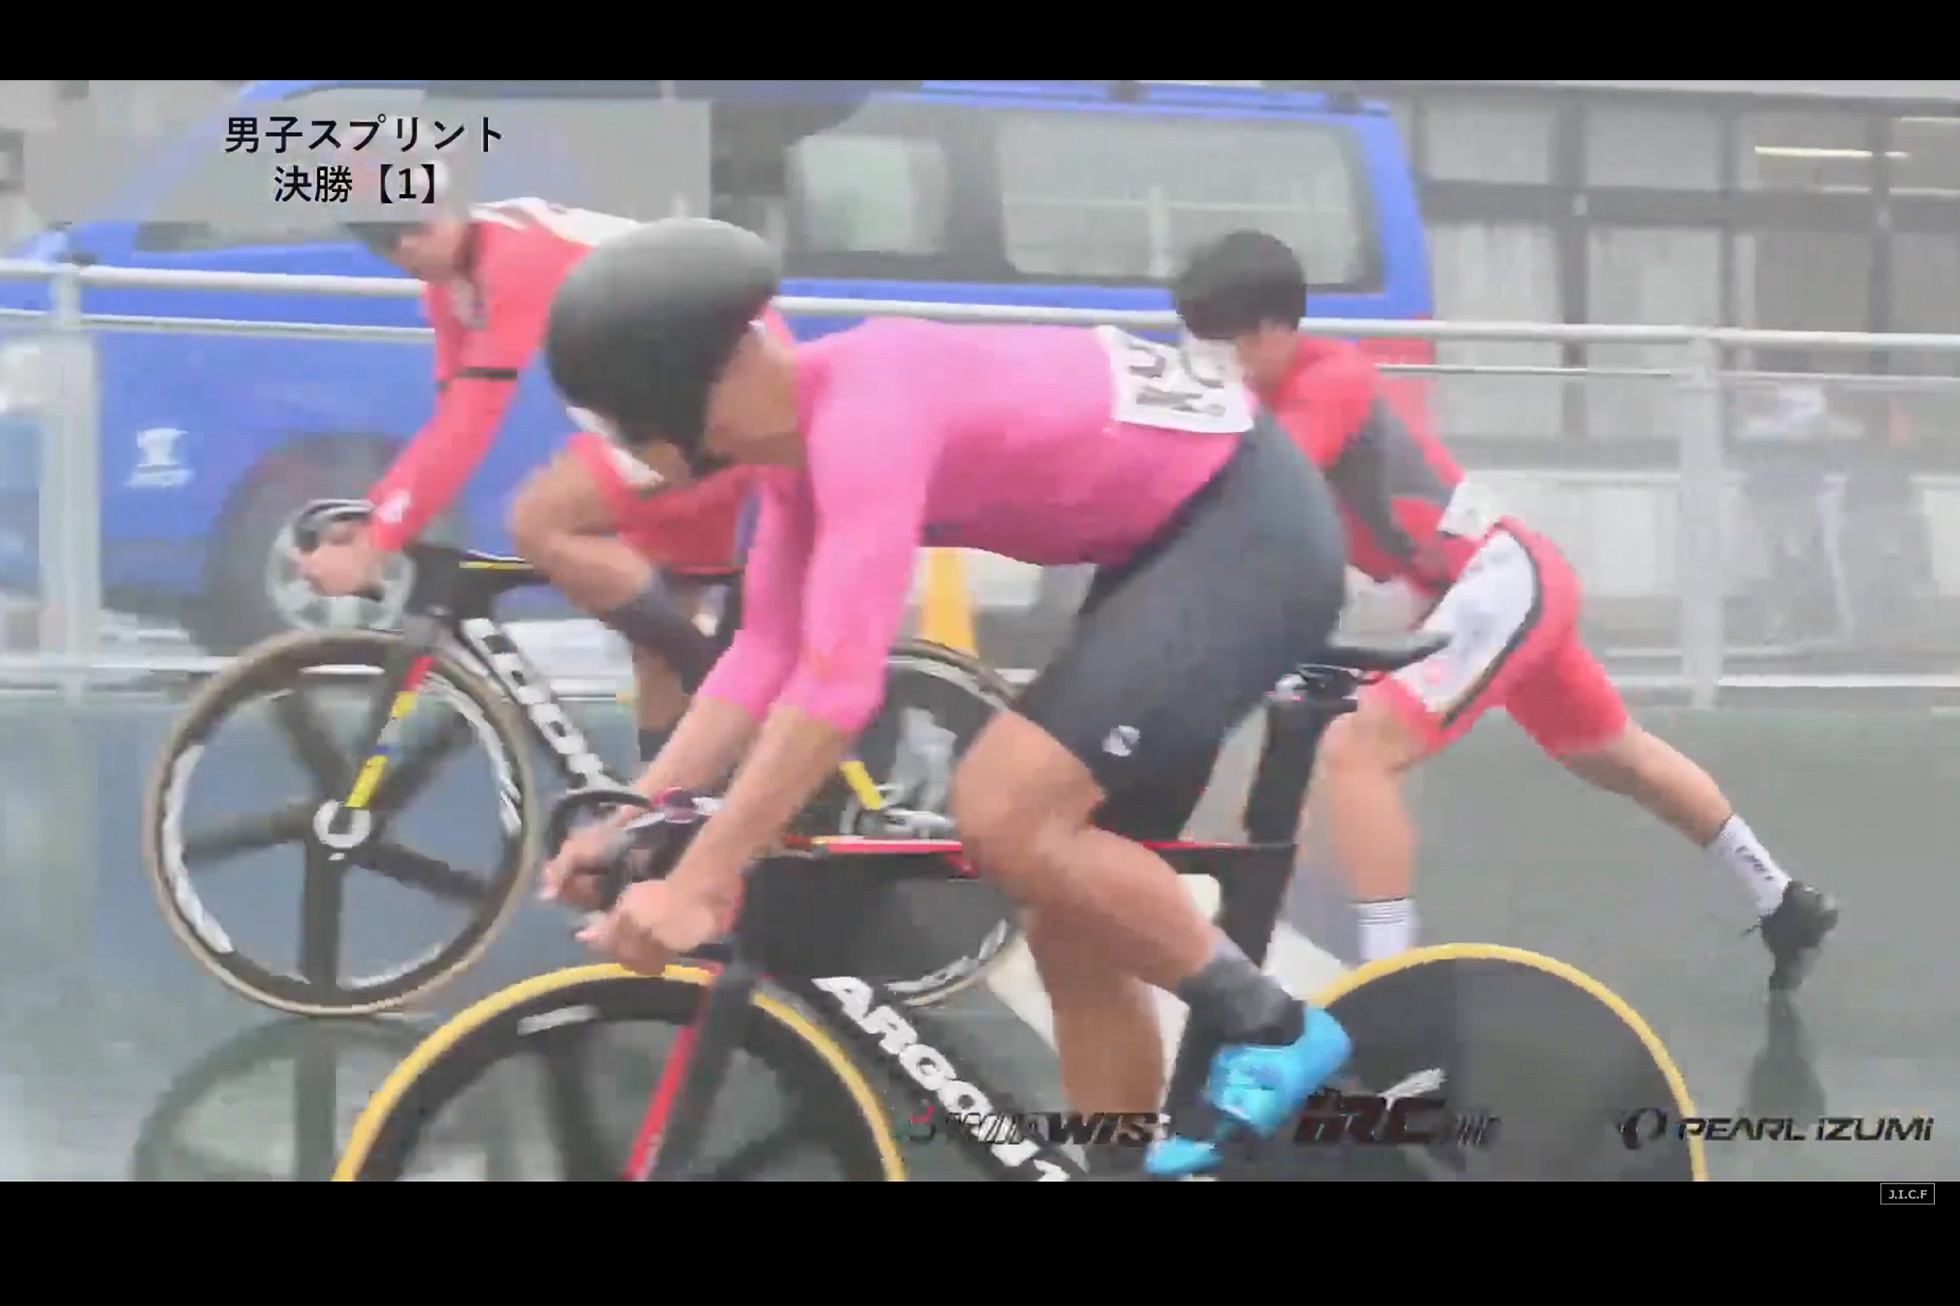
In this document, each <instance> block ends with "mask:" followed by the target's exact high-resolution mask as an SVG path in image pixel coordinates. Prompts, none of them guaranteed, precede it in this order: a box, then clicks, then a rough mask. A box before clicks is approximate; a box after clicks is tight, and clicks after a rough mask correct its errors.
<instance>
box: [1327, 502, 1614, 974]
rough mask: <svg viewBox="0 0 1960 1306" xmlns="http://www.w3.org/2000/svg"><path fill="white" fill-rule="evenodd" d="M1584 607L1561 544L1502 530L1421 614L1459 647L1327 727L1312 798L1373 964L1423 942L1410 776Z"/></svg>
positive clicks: (1499, 696) (1400, 676) (1387, 685)
mask: <svg viewBox="0 0 1960 1306" xmlns="http://www.w3.org/2000/svg"><path fill="white" fill-rule="evenodd" d="M1577 614H1578V586H1577V582H1576V581H1575V580H1573V579H1572V576H1571V569H1570V568H1569V567H1567V566H1566V565H1565V563H1564V560H1563V559H1562V558H1560V557H1559V556H1558V554H1557V552H1556V550H1553V549H1552V548H1551V547H1550V545H1549V544H1546V543H1544V542H1542V541H1540V540H1538V539H1536V538H1535V537H1533V536H1530V535H1528V534H1526V533H1523V532H1514V531H1511V530H1508V529H1506V530H1500V531H1499V532H1497V533H1496V534H1494V535H1493V536H1491V538H1490V539H1488V540H1487V541H1485V543H1484V545H1483V547H1482V548H1481V549H1479V550H1478V552H1477V555H1476V557H1475V558H1474V559H1473V560H1472V562H1471V565H1470V566H1469V567H1468V568H1467V569H1466V570H1465V571H1464V573H1463V575H1462V576H1461V577H1459V578H1458V580H1457V583H1456V584H1455V585H1453V586H1452V587H1451V588H1450V590H1449V591H1448V592H1447V593H1446V594H1444V595H1443V597H1442V600H1441V601H1440V602H1438V603H1437V605H1436V607H1435V609H1434V610H1433V611H1432V612H1431V613H1430V614H1429V617H1428V618H1427V619H1426V620H1425V621H1424V622H1423V626H1422V628H1423V629H1425V630H1435V631H1445V632H1448V633H1449V634H1450V636H1451V640H1450V646H1449V647H1448V648H1446V649H1444V650H1443V651H1441V652H1440V653H1437V654H1436V655H1435V656H1433V657H1430V658H1427V659H1425V660H1423V661H1422V662H1419V663H1417V664H1416V665H1415V666H1413V667H1406V668H1404V669H1403V670H1401V671H1398V672H1396V673H1395V674H1394V675H1392V676H1390V677H1388V678H1387V679H1384V680H1381V681H1379V682H1377V683H1375V684H1372V685H1370V686H1368V687H1367V688H1366V689H1365V690H1364V691H1363V692H1362V693H1361V695H1360V702H1359V706H1358V707H1357V710H1356V711H1354V712H1353V713H1351V714H1349V715H1347V716H1344V717H1340V718H1338V719H1337V720H1335V721H1334V722H1333V723H1332V724H1331V725H1330V726H1329V727H1328V730H1327V733H1326V735H1325V736H1324V737H1323V738H1322V741H1321V747H1320V753H1319V755H1318V758H1317V760H1316V762H1315V767H1314V777H1313V783H1312V786H1311V789H1310V791H1309V800H1308V801H1309V804H1310V806H1311V808H1312V811H1313V823H1314V825H1315V828H1316V829H1317V830H1319V831H1321V832H1322V833H1323V834H1324V835H1325V837H1326V838H1327V841H1328V843H1329V845H1330V847H1331V849H1332V852H1333V857H1334V863H1335V866H1336V867H1337V869H1338V870H1339V872H1340V873H1341V875H1342V877H1343V878H1344V879H1345V880H1346V881H1347V884H1348V887H1349V890H1350V891H1351V892H1352V893H1353V895H1354V897H1355V900H1356V910H1357V912H1358V914H1359V918H1360V919H1359V924H1360V939H1361V959H1362V960H1363V961H1364V962H1365V961H1374V960H1376V959H1378V958H1381V957H1386V956H1391V955H1393V954H1395V953H1398V952H1402V951H1404V950H1406V949H1408V948H1411V947H1414V946H1415V943H1416V913H1415V905H1414V897H1413V894H1412V888H1413V883H1414V876H1415V849H1416V836H1415V825H1414V822H1413V821H1412V820H1411V819H1410V817H1409V813H1408V809H1407V806H1406V804H1405V803H1404V800H1403V794H1402V780H1401V777H1402V775H1403V774H1404V773H1405V772H1406V771H1408V769H1409V768H1410V767H1412V766H1414V765H1415V764H1416V763H1417V762H1419V761H1420V760H1421V759H1422V758H1424V757H1426V756H1428V755H1430V754H1432V753H1435V752H1437V751H1440V750H1441V749H1443V748H1445V747H1447V746H1448V745H1449V744H1450V743H1452V742H1454V741H1455V740H1457V739H1460V738H1462V737H1463V735H1464V734H1466V733H1468V732H1469V730H1470V728H1471V727H1472V726H1473V725H1475V724H1476V722H1477V720H1478V718H1480V717H1481V716H1482V715H1483V714H1484V713H1485V712H1486V711H1488V710H1490V709H1491V708H1493V707H1496V706H1498V705H1499V704H1501V703H1504V702H1505V701H1506V699H1507V696H1508V695H1509V694H1510V693H1511V692H1512V690H1513V688H1514V687H1515V686H1517V685H1519V684H1521V683H1523V682H1524V681H1525V680H1526V679H1527V678H1529V677H1530V676H1531V675H1532V674H1534V669H1535V668H1536V667H1538V666H1539V665H1540V664H1541V663H1542V662H1543V661H1544V660H1545V659H1546V658H1547V657H1549V656H1550V655H1551V654H1552V653H1554V652H1555V651H1556V650H1557V649H1558V648H1559V647H1560V646H1561V644H1562V642H1563V641H1564V640H1566V639H1567V638H1568V636H1569V634H1570V632H1571V629H1572V625H1573V623H1574V621H1575V620H1576V619H1577Z"/></svg>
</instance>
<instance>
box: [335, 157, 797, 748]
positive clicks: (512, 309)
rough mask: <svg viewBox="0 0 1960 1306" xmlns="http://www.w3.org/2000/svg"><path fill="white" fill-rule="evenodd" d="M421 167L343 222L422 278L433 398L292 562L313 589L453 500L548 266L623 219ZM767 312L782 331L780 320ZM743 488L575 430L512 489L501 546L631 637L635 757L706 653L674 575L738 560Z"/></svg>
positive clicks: (490, 428) (660, 734) (537, 324)
mask: <svg viewBox="0 0 1960 1306" xmlns="http://www.w3.org/2000/svg"><path fill="white" fill-rule="evenodd" d="M354 166H355V171H356V176H357V178H362V179H368V178H373V177H375V176H377V174H376V173H375V172H374V171H373V165H372V164H370V163H367V162H357V163H356V164H355V165H354ZM437 166H438V167H439V168H440V167H441V166H442V165H440V164H438V165H437ZM438 176H439V177H441V179H442V183H443V184H442V186H441V187H440V188H439V190H438V194H437V197H436V198H437V199H438V201H439V202H438V203H437V204H436V205H434V206H433V207H432V208H424V207H421V206H419V205H418V206H415V207H413V208H410V207H408V206H404V212H405V213H412V214H414V215H415V216H413V217H410V218H405V219H398V220H394V221H388V220H384V219H383V218H382V217H381V215H380V214H379V213H376V212H364V213H362V215H361V217H362V219H363V220H361V221H358V222H350V223H348V224H347V226H348V229H349V230H350V231H351V232H352V233H353V234H354V235H355V236H356V237H357V238H358V239H360V240H361V241H363V242H364V243H365V244H367V245H368V247H369V248H371V249H373V250H374V251H375V252H376V253H377V254H379V255H381V256H382V257H383V258H385V259H387V260H389V261H390V262H392V263H393V264H395V266H397V267H399V268H401V269H402V270H403V271H404V272H407V273H408V274H409V275H410V276H412V277H415V278H416V279H418V280H420V281H421V282H423V283H424V285H423V292H422V298H423V304H424V306H425V308H426V311H427V313H428V316H429V322H430V325H431V326H433V327H434V329H435V337H436V346H435V361H436V411H435V414H434V416H433V417H432V418H431V419H430V420H429V423H428V424H427V425H426V426H424V427H423V428H422V430H421V431H420V432H419V433H417V435H416V436H415V438H414V439H413V440H412V441H411V442H410V443H409V445H408V447H407V448H406V449H404V450H403V451H402V453H401V455H400V456H399V457H398V458H397V459H396V460H395V462H394V465H393V466H392V467H390V468H389V470H388V471H387V473H386V474H385V475H384V476H383V477H382V478H381V480H380V481H379V482H378V483H377V484H376V485H375V486H374V488H373V489H372V490H370V491H369V492H368V498H369V499H370V500H371V501H372V502H373V503H374V505H375V516H374V519H373V521H372V522H371V523H369V524H367V525H363V526H342V527H339V528H336V530H334V531H333V532H331V533H330V534H329V536H328V538H327V541H326V542H325V543H324V544H323V545H322V546H321V547H320V548H318V549H317V550H315V551H314V552H313V553H312V554H311V555H309V556H307V557H305V558H303V559H302V562H301V565H302V568H303V569H304V571H305V573H306V575H307V577H308V579H309V580H311V581H312V583H313V584H314V585H315V586H316V587H317V588H319V589H320V590H322V591H323V592H325V593H328V594H350V593H354V592H357V591H360V590H363V589H367V588H371V587H372V586H373V585H374V584H375V583H376V581H378V579H379V577H380V574H381V568H382V564H383V562H384V560H385V558H386V556H387V555H388V554H389V553H391V552H393V551H395V550H398V549H400V548H401V547H403V546H404V545H405V544H407V543H408V542H409V541H411V540H413V539H414V538H415V537H416V536H417V535H418V534H420V533H421V531H422V530H423V529H424V528H426V527H427V525H428V524H429V523H430V522H431V521H432V520H434V518H436V517H437V516H438V515H440V514H441V513H442V512H443V510H444V509H446V508H447V507H448V506H449V505H450V503H451V502H453V501H454V499H455V497H456V495H457V494H458V493H459V492H460V491H461V490H462V488H463V486H464V484H465V483H466V482H467V481H468V480H469V478H470V476H471V474H472V473H473V472H474V471H475V470H476V467H477V465H478V464H479V463H480V462H481V461H482V460H483V457H484V455H485V454H486V453H487V452H488V451H489V448H490V442H491V440H492V439H493V438H494V437H495V435H496V432H497V428H498V426H499V425H500V424H501V423H502V421H503V417H504V412H505V410H506V408H507V407H508V406H509V404H510V400H511V397H512V395H513V394H514V393H515V391H516V387H517V383H518V379H519V377H520V375H521V374H522V372H523V370H524V368H525V367H527V366H528V365H529V364H530V362H531V360H532V358H533V357H534V356H535V355H536V353H537V350H538V346H539V343H540V342H541V341H542V339H543V336H544V329H545V320H546V317H547V316H548V314H549V311H550V306H551V297H552V295H553V293H554V292H555V291H556V290H557V288H558V284H559V282H560V281H561V280H563V278H564V276H565V274H566V272H568V271H569V270H570V269H571V268H572V267H573V266H574V265H576V264H577V263H578V261H579V260H580V259H581V258H583V257H584V256H585V254H586V252H587V251H588V250H590V249H591V248H592V246H593V245H595V244H597V243H598V242H599V241H600V240H603V239H605V238H606V237H607V236H611V235H615V234H617V233H619V232H621V231H626V230H629V229H631V228H632V227H635V226H637V225H638V224H637V223H636V222H634V221H633V220H632V219H628V218H619V217H613V216H611V215H609V214H604V213H593V212H590V211H588V210H584V209H568V208H565V207H563V206H561V205H557V204H552V203H550V202H548V201H545V200H539V199H514V200H504V201H500V202H497V203H492V204H480V205H475V206H466V205H464V204H462V203H460V202H458V200H457V199H456V196H455V194H454V191H453V189H452V188H451V187H450V186H449V185H448V176H447V173H446V172H442V173H439V174H438ZM775 325H776V327H777V329H778V330H781V331H782V332H783V335H784V338H785V339H787V338H788V331H787V328H784V327H782V325H781V321H780V319H777V320H776V322H775ZM747 495H748V485H747V482H746V480H745V479H744V477H743V476H742V475H741V474H739V473H738V474H735V475H731V476H727V477H715V478H712V479H710V480H707V481H704V482H703V483H702V484H700V485H698V486H691V487H688V488H686V489H685V490H681V491H678V492H676V491H674V490H673V487H671V486H667V485H665V484H663V483H662V482H661V481H660V479H659V478H658V477H655V476H653V475H652V474H651V472H649V471H648V470H647V469H646V468H645V467H644V466H642V465H640V464H638V463H636V462H634V461H633V460H631V459H625V458H621V457H620V456H619V455H618V454H617V452H616V451H614V450H613V449H612V448H611V447H610V446H609V445H608V444H607V442H606V441H604V440H602V439H599V438H598V437H597V436H594V435H592V434H590V433H581V434H580V435H577V436H574V437H573V439H572V440H571V441H570V443H569V444H568V446H567V448H566V449H565V450H563V451H561V452H560V453H559V454H558V455H557V456H556V457H554V458H553V459H552V461H551V462H550V463H549V464H548V465H547V466H545V467H542V468H540V469H538V470H537V471H535V472H534V473H533V474H532V475H531V477H530V478H529V479H528V480H527V481H526V482H525V484H524V485H523V487H522V488H521V489H520V490H519V492H518V494H517V496H516V499H515V500H514V502H513V506H512V510H511V520H510V530H511V535H512V538H513V539H514V540H515V542H516V544H517V547H518V549H519V550H520V551H521V552H522V553H523V554H524V556H525V557H526V558H527V559H528V560H529V561H530V562H532V563H533V564H534V565H535V566H536V567H537V568H538V569H539V570H540V571H541V572H543V573H544V574H545V575H546V576H548V577H549V578H550V579H551V580H552V582H553V583H554V584H555V585H557V586H558V587H559V588H560V589H561V590H563V591H564V592H565V594H566V595H567V596H568V597H570V598H571V599H572V601H573V602H575V603H577V604H578V605H579V606H580V607H581V608H582V609H584V610H585V611H587V612H589V613H591V614H592V615H593V616H595V617H597V618H598V619H599V620H600V621H602V622H604V623H605V624H606V625H607V626H609V627H611V628H612V629H613V630H615V631H617V632H618V633H619V634H620V635H622V636H624V637H625V639H626V641H627V642H628V644H629V645H631V647H632V649H633V668H634V680H635V682H636V688H637V691H638V714H639V724H640V750H641V753H642V754H643V756H645V757H651V756H652V755H653V754H654V753H655V752H656V751H658V745H659V742H660V741H661V740H662V739H664V737H665V733H666V731H667V730H668V729H669V728H670V727H671V726H672V724H673V722H674V720H675V719H676V718H678V717H679V716H680V713H681V710H682V708H683V707H684V706H685V705H686V701H687V700H686V695H687V694H688V693H690V692H691V691H692V690H693V689H694V687H695V686H697V685H698V684H699V683H700V680H701V678H702V677H703V676H705V675H706V674H707V670H708V667H709V666H710V665H712V664H713V661H714V654H715V651H716V650H715V647H714V645H713V644H712V642H711V641H710V640H709V639H708V637H707V636H705V635H704V634H702V632H701V631H700V630H699V629H698V628H697V626H696V625H695V617H696V615H697V606H698V601H699V598H700V589H699V586H698V585H696V584H695V583H694V582H693V581H692V580H691V579H690V576H691V575H692V574H696V573H702V572H709V573H713V572H717V571H726V570H727V569H728V568H731V567H732V566H734V565H735V564H736V563H737V561H738V560H739V547H738V544H739V542H738V539H737V536H738V534H739V532H738V525H737V523H738V519H739V516H740V514H741V511H742V508H743V504H744V502H745V500H746V498H747ZM663 571H664V572H665V573H666V574H665V577H664V578H663V576H662V574H661V573H662V572H663Z"/></svg>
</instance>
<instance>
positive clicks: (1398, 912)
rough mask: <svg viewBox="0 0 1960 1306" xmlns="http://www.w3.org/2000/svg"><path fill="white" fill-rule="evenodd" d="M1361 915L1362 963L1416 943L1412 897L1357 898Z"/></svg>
mask: <svg viewBox="0 0 1960 1306" xmlns="http://www.w3.org/2000/svg"><path fill="white" fill-rule="evenodd" d="M1354 909H1355V911H1356V912H1357V913H1358V914H1359V915H1360V917H1361V962H1362V964H1363V965H1364V966H1365V965H1366V964H1367V963H1369V962H1371V961H1380V960H1381V959H1382V958H1383V957H1393V956H1394V955H1395V954H1396V953H1398V952H1407V951H1408V950H1409V949H1410V948H1413V947H1415V946H1416V904H1415V900H1414V899H1413V898H1390V899H1388V900H1387V901H1385V902H1358V903H1356V904H1354Z"/></svg>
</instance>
